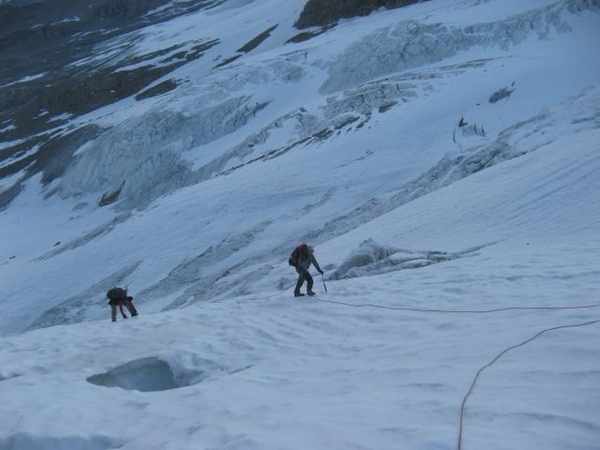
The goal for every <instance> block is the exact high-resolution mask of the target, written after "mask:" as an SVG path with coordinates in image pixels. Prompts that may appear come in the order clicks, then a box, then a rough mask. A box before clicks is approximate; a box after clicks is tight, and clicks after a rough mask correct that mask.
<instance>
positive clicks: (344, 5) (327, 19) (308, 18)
mask: <svg viewBox="0 0 600 450" xmlns="http://www.w3.org/2000/svg"><path fill="white" fill-rule="evenodd" d="M420 1H423V0H308V2H307V3H306V6H305V7H304V10H303V11H302V14H300V18H299V19H298V21H297V22H296V24H295V25H296V27H297V28H300V29H302V28H309V27H313V26H326V25H330V24H332V23H335V22H337V21H338V20H340V19H344V18H349V17H356V16H366V15H369V14H370V13H371V12H372V11H375V10H376V9H379V8H388V9H393V8H400V7H402V6H407V5H412V4H414V3H419V2H420Z"/></svg>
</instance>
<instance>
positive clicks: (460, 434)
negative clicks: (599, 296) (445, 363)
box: [457, 319, 600, 450]
mask: <svg viewBox="0 0 600 450" xmlns="http://www.w3.org/2000/svg"><path fill="white" fill-rule="evenodd" d="M597 323H600V319H597V320H592V321H590V322H584V323H575V324H570V325H560V326H557V327H552V328H547V329H545V330H542V331H540V332H539V333H537V334H535V335H534V336H533V337H531V338H529V339H527V340H525V341H523V342H521V343H519V344H516V345H513V346H511V347H508V348H507V349H505V350H503V351H501V352H500V353H498V355H497V356H496V357H495V358H494V359H492V360H491V361H490V362H489V363H487V364H486V365H485V366H483V367H481V368H480V369H479V370H478V371H477V373H476V374H475V378H473V382H472V383H471V386H470V388H469V391H468V392H467V395H465V397H464V398H463V401H462V404H461V407H460V423H459V430H458V447H457V448H458V450H462V443H463V430H464V417H465V408H466V404H467V401H468V400H469V397H470V396H471V394H472V393H473V391H474V390H475V385H476V384H477V381H478V380H479V377H480V376H481V374H482V373H483V371H484V370H486V369H488V368H489V367H491V366H492V365H494V364H495V363H496V362H497V361H498V360H499V359H500V358H502V357H503V356H504V355H506V354H507V353H508V352H510V351H511V350H514V349H516V348H519V347H523V346H524V345H526V344H529V343H530V342H531V341H533V340H535V339H537V338H538V337H540V336H542V335H543V334H546V333H550V332H552V331H556V330H564V329H566V328H576V327H586V326H589V325H595V324H597Z"/></svg>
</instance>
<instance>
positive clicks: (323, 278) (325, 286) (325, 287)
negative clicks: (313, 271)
mask: <svg viewBox="0 0 600 450" xmlns="http://www.w3.org/2000/svg"><path fill="white" fill-rule="evenodd" d="M321 279H322V280H323V288H324V289H325V292H327V285H326V284H325V277H324V276H323V272H321Z"/></svg>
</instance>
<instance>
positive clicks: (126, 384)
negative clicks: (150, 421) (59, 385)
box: [87, 356, 220, 392]
mask: <svg viewBox="0 0 600 450" xmlns="http://www.w3.org/2000/svg"><path fill="white" fill-rule="evenodd" d="M204 361H205V363H206V364H205V366H207V367H208V368H209V369H210V368H213V369H217V370H218V369H220V367H218V366H217V365H216V364H215V363H213V362H212V361H206V360H204ZM205 369H206V367H204V370H198V369H192V370H190V369H188V370H180V371H179V373H174V372H173V370H172V368H171V366H170V365H169V364H168V363H166V362H165V361H162V360H160V359H158V358H157V357H155V356H152V357H148V358H142V359H136V360H135V361H131V362H128V363H127V364H123V365H121V366H119V367H116V368H114V369H111V370H109V371H108V372H105V373H100V374H97V375H92V376H91V377H88V378H87V381H88V382H90V383H92V384H96V385H98V386H105V387H120V388H122V389H126V390H138V391H142V392H156V391H166V390H169V389H177V388H180V387H184V386H190V385H192V384H196V383H199V382H200V381H202V380H204V379H205V378H207V377H208V376H210V374H211V371H210V370H209V371H206V370H205Z"/></svg>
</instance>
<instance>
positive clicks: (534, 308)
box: [318, 298, 600, 314]
mask: <svg viewBox="0 0 600 450" xmlns="http://www.w3.org/2000/svg"><path fill="white" fill-rule="evenodd" d="M318 300H319V301H320V302H323V303H332V304H334V305H342V306H351V307H353V308H377V309H389V310H392V311H415V312H428V313H442V314H491V313H497V312H503V311H554V310H569V309H587V308H600V303H592V304H590V305H575V306H506V307H504V308H495V309H429V308H416V307H411V306H384V305H376V304H374V303H359V304H353V303H346V302H339V301H334V300H323V299H321V298H318Z"/></svg>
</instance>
